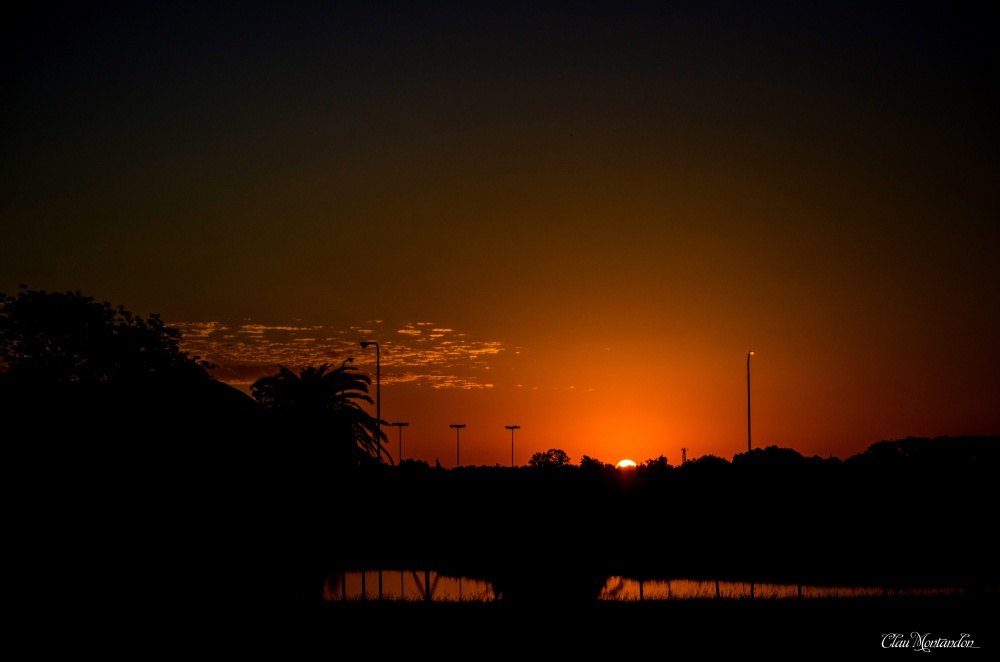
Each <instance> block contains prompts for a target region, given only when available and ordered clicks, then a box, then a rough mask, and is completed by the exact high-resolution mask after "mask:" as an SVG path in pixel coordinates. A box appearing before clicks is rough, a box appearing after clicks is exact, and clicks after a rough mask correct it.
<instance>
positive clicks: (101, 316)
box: [0, 285, 212, 382]
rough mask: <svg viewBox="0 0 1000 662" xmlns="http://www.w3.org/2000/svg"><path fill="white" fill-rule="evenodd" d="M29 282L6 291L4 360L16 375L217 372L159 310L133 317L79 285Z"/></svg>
mask: <svg viewBox="0 0 1000 662" xmlns="http://www.w3.org/2000/svg"><path fill="white" fill-rule="evenodd" d="M21 287H22V291H21V292H19V293H18V294H17V295H7V294H4V293H0V360H2V361H3V362H4V363H5V364H6V365H7V366H8V368H9V370H10V372H11V373H12V374H15V375H19V376H25V377H30V378H31V379H33V380H39V381H59V382H78V381H79V382H99V381H109V380H134V379H138V378H148V377H150V376H169V377H184V378H188V379H190V378H201V379H207V378H208V377H209V375H208V371H207V369H208V368H210V367H212V365H211V364H210V363H208V362H207V361H201V360H200V357H197V356H195V357H191V356H189V355H188V354H187V353H186V352H182V351H181V350H180V345H179V343H180V339H181V334H180V332H179V331H177V330H176V329H173V328H171V327H168V326H166V325H165V324H164V323H163V321H162V320H161V319H160V316H159V315H156V314H153V315H150V316H149V317H148V318H143V317H141V316H139V315H133V314H132V313H131V312H129V311H128V310H126V309H125V308H124V307H123V306H118V307H117V309H116V308H115V307H113V306H112V305H111V304H110V303H108V302H106V301H105V302H104V303H98V302H97V301H96V300H94V298H93V297H88V296H84V295H83V294H81V293H80V291H79V290H77V291H76V292H55V293H49V292H46V291H45V290H29V289H27V287H25V286H23V285H22V286H21Z"/></svg>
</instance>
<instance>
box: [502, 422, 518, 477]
mask: <svg viewBox="0 0 1000 662" xmlns="http://www.w3.org/2000/svg"><path fill="white" fill-rule="evenodd" d="M504 427H505V428H507V429H508V430H510V466H511V467H512V468H513V466H514V430H520V429H521V426H520V425H505V426H504Z"/></svg>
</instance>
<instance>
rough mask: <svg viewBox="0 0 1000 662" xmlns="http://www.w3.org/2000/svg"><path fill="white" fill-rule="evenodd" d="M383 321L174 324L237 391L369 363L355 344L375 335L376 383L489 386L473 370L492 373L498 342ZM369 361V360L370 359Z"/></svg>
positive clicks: (185, 341) (188, 345)
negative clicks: (282, 372)
mask: <svg viewBox="0 0 1000 662" xmlns="http://www.w3.org/2000/svg"><path fill="white" fill-rule="evenodd" d="M382 325H383V324H382V321H381V320H378V321H375V322H374V323H373V324H372V325H371V326H370V327H369V326H351V327H348V328H347V329H330V328H325V327H323V326H294V325H282V326H265V325H262V324H255V323H251V322H243V323H236V324H226V323H223V322H182V323H174V324H172V325H171V326H173V327H175V328H177V329H178V330H179V331H180V332H181V334H182V336H183V342H182V347H183V349H184V351H186V352H188V353H190V354H191V355H194V356H199V357H201V358H202V359H205V360H207V361H210V362H211V363H213V364H215V365H216V367H215V368H213V370H212V373H213V375H214V376H215V377H216V378H217V379H219V380H221V381H224V382H227V383H229V384H232V385H234V386H237V387H241V388H247V387H249V385H250V384H252V383H253V382H254V381H256V380H257V379H259V378H260V377H263V376H266V375H272V374H274V373H275V372H277V367H276V366H277V365H279V364H280V365H283V366H286V367H289V368H293V369H294V368H301V367H304V366H316V365H321V364H323V363H329V364H330V365H334V366H336V365H337V364H338V362H343V361H345V360H347V359H348V358H354V365H355V367H359V366H365V365H367V364H369V363H370V364H372V365H371V366H370V367H371V368H372V370H368V369H366V368H361V369H362V370H364V371H366V372H373V368H374V363H375V354H374V352H371V350H363V349H361V348H360V347H359V342H360V341H361V340H365V339H369V338H371V337H372V336H378V337H388V338H391V339H389V340H382V341H379V348H380V349H379V354H380V362H381V381H382V382H383V383H384V384H393V383H408V384H415V385H420V386H430V387H432V388H459V389H484V388H492V387H493V384H491V383H488V382H486V381H485V380H483V379H482V378H481V377H480V376H478V375H477V374H476V373H477V372H478V371H481V370H489V369H490V368H491V366H490V359H492V358H493V357H495V356H497V355H498V354H500V352H502V351H504V346H503V344H502V343H501V342H499V341H489V340H476V339H472V338H469V337H468V336H467V335H466V334H464V333H456V332H455V331H454V329H450V328H441V327H438V326H436V325H434V324H433V323H431V322H418V323H410V324H406V325H404V326H402V327H401V328H398V329H396V330H395V332H389V331H386V330H384V329H381V328H380V327H381V326H382ZM369 353H370V354H371V356H368V354H369Z"/></svg>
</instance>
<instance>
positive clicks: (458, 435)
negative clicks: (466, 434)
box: [451, 423, 465, 468]
mask: <svg viewBox="0 0 1000 662" xmlns="http://www.w3.org/2000/svg"><path fill="white" fill-rule="evenodd" d="M451 427H453V428H455V448H456V456H455V467H456V468H457V467H460V466H462V437H461V434H462V428H464V427H465V423H455V424H453V425H452V426H451Z"/></svg>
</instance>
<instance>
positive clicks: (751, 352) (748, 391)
mask: <svg viewBox="0 0 1000 662" xmlns="http://www.w3.org/2000/svg"><path fill="white" fill-rule="evenodd" d="M751 356H753V350H752V349H751V350H750V351H749V352H747V453H749V452H750V451H752V450H753V445H752V443H751V441H750V438H751V437H750V357H751Z"/></svg>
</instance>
